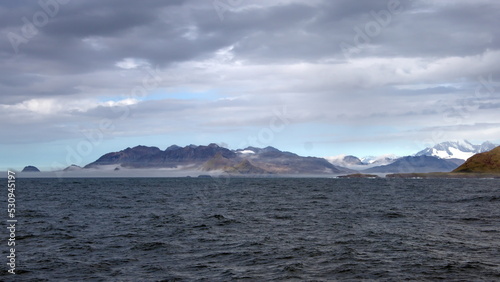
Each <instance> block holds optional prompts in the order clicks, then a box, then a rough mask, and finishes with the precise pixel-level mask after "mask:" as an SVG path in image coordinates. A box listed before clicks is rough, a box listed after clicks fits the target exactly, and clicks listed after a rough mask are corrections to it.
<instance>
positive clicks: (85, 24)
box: [0, 0, 500, 155]
mask: <svg viewBox="0 0 500 282" xmlns="http://www.w3.org/2000/svg"><path fill="white" fill-rule="evenodd" d="M54 1H56V0H54ZM115 1H116V2H115ZM115 1H106V2H102V1H97V0H91V1H84V2H74V1H70V2H68V3H67V4H60V5H59V6H58V8H57V12H54V13H53V14H54V15H53V16H52V15H48V18H47V19H48V21H47V23H46V24H44V25H43V26H38V27H36V28H37V32H36V34H34V35H32V36H30V38H29V40H27V41H26V42H24V41H23V43H20V44H19V46H18V52H17V53H16V52H15V48H13V45H12V42H11V41H10V40H9V34H17V35H20V36H24V35H23V28H26V27H25V26H24V25H25V24H26V23H25V22H26V21H25V20H23V18H25V19H27V20H28V21H29V22H31V23H34V21H33V18H34V16H35V15H36V14H37V13H38V12H40V11H41V12H40V13H42V12H44V11H45V10H44V8H43V7H42V6H40V4H38V2H32V1H14V2H5V3H2V4H0V38H3V40H1V41H0V59H1V60H2V64H0V93H2V101H0V114H1V115H2V117H3V120H4V122H3V123H2V124H0V132H2V133H0V137H1V140H3V141H2V142H3V143H5V144H6V143H16V142H23V143H37V142H41V141H47V140H67V139H68V140H69V139H71V138H79V137H78V136H81V132H80V130H81V128H89V127H92V126H93V127H95V126H96V124H98V123H99V122H100V121H102V120H106V119H108V120H110V121H112V122H113V125H114V128H115V129H114V130H113V132H110V137H116V138H120V136H147V135H151V134H173V135H176V136H192V135H193V134H196V133H197V132H203V134H204V136H206V137H204V138H206V140H208V139H211V140H213V139H218V138H219V136H220V135H219V133H220V132H238V133H237V134H240V135H241V134H243V133H242V132H245V133H244V134H247V133H246V132H250V133H249V134H254V133H253V132H254V131H255V130H257V132H258V130H259V129H258V128H259V127H265V126H267V124H268V123H269V120H270V119H272V118H273V115H274V114H273V112H274V110H275V109H276V108H280V107H283V106H286V107H287V111H288V113H289V115H290V119H291V121H292V123H291V124H290V126H289V127H288V130H289V132H283V133H282V134H283V139H285V140H286V139H288V140H291V138H287V137H290V136H303V137H299V138H303V139H304V140H303V141H299V140H297V143H300V144H302V143H304V142H306V141H308V140H305V139H307V138H306V136H310V135H314V136H318V139H317V141H316V142H329V141H328V140H331V139H321V137H319V136H320V135H321V134H316V133H318V132H316V130H318V131H321V132H322V131H324V130H325V128H328V127H330V128H332V130H333V129H336V128H337V127H339V126H340V127H347V128H348V130H345V131H339V132H337V131H336V132H335V134H352V132H356V131H359V130H365V129H366V128H367V127H370V126H372V127H373V128H379V127H380V128H382V127H385V128H391V130H394V131H395V132H393V133H392V134H389V135H387V136H386V137H387V138H395V139H398V138H399V139H401V140H402V139H411V138H423V137H424V135H425V134H427V133H428V131H426V130H424V129H425V128H437V127H447V126H456V128H458V129H457V130H456V131H454V133H453V135H454V136H455V135H457V136H458V135H460V133H461V132H462V133H463V135H464V136H472V135H473V134H476V136H481V137H484V138H485V139H493V140H492V141H494V140H495V139H496V140H498V135H495V134H496V133H497V132H496V131H495V130H494V127H488V128H486V127H482V126H480V125H481V124H489V123H491V121H492V120H496V119H498V118H500V116H499V114H498V111H497V108H498V106H497V105H498V104H499V103H500V101H499V98H498V95H497V93H498V91H499V89H500V84H499V83H498V82H497V81H498V79H499V77H500V68H499V67H498V66H499V65H500V43H499V42H500V41H499V38H500V31H499V29H498V28H497V27H498V26H499V24H500V15H499V11H500V4H499V3H498V2H497V1H492V0H491V1H487V0H481V1H465V0H461V1H439V3H438V2H435V1H427V0H413V1H409V0H400V1H396V0H391V1H393V2H394V1H396V2H394V3H399V7H400V8H401V9H400V12H398V13H392V14H390V18H386V22H385V23H384V24H381V22H380V21H381V19H380V18H377V17H378V16H380V15H387V14H384V13H385V12H384V11H387V10H388V4H389V3H392V2H390V1H389V0H388V1H370V0H363V1H348V0H341V1H326V0H314V1H302V0H281V1H268V2H249V1H229V2H228V1H225V0H221V1H222V2H223V3H226V4H227V5H226V6H225V7H223V8H224V10H217V7H214V2H212V1H206V2H205V1H190V0H185V1H182V0H177V1H167V2H165V1H153V0H151V1H141V2H140V3H139V2H137V3H136V2H134V1H126V2H123V1H120V2H118V1H117V0H115ZM224 1H225V2H224ZM49 2H50V1H49ZM49 2H46V3H49ZM44 3H45V2H44ZM50 3H55V2H50ZM61 3H62V2H61ZM52 8H53V9H54V7H52ZM219 8H220V7H219ZM53 11H55V10H53ZM45 13H46V11H45ZM221 13H222V17H221ZM377 24H378V25H380V30H379V32H376V34H374V35H373V36H370V37H369V40H368V41H367V40H364V41H366V42H363V44H359V45H356V44H355V42H356V36H360V35H359V33H358V32H359V31H361V32H365V33H366V28H367V27H368V26H370V25H371V26H375V25H377ZM360 38H361V37H359V38H358V39H360ZM361 41H363V40H361ZM343 43H346V44H349V45H353V46H354V45H356V46H355V47H356V48H357V50H358V52H356V53H353V54H352V55H351V56H350V57H348V58H346V57H345V56H344V55H345V52H344V51H343V50H342V48H341V46H342V44H343ZM478 89H479V90H478ZM474 124H475V125H477V130H475V131H474V130H472V129H470V128H468V127H460V126H462V125H463V126H469V125H474ZM303 126H304V127H303ZM304 128H308V129H307V130H310V132H309V131H307V130H305V129H304ZM317 128H321V129H317ZM483 129H484V130H483ZM482 130H483V131H482ZM479 131H480V132H482V133H481V134H479V133H478V132H479ZM296 132H301V134H298V133H296ZM446 132H450V131H446ZM244 134H243V135H244ZM287 134H289V135H287ZM373 134H374V135H370V134H368V133H367V135H366V136H363V138H365V139H367V140H376V139H377V138H378V137H375V135H376V134H378V133H373ZM416 136H418V137H416ZM225 137H226V136H225ZM371 137H373V138H371ZM382 137H383V136H382ZM382 137H381V138H382ZM384 138H385V137H384ZM349 139H350V137H349V136H345V138H340V139H336V140H349ZM145 140H147V139H145ZM204 140H205V139H204ZM222 141H225V140H222ZM290 142H291V141H290ZM308 142H309V141H308ZM336 142H340V141H336ZM345 142H347V141H345ZM380 142H382V141H380ZM173 143H174V142H173ZM132 145H134V144H132ZM230 145H231V146H235V145H234V144H230ZM269 145H271V144H269ZM276 146H279V145H276ZM289 149H290V150H292V148H289ZM338 153H342V152H338ZM388 153H390V152H388ZM331 154H333V153H328V155H331Z"/></svg>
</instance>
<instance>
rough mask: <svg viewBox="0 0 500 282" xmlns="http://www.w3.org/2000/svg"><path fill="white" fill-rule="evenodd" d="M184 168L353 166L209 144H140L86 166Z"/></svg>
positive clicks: (279, 170)
mask: <svg viewBox="0 0 500 282" xmlns="http://www.w3.org/2000/svg"><path fill="white" fill-rule="evenodd" d="M110 166H111V167H115V168H119V167H123V168H184V169H196V170H201V171H224V172H229V173H240V174H342V173H350V172H353V170H350V169H348V168H343V167H340V166H336V165H333V164H331V163H329V162H328V161H327V160H325V159H323V158H317V157H301V156H299V155H297V154H294V153H290V152H284V151H280V150H278V149H276V148H273V147H266V148H256V147H248V148H245V149H239V150H229V149H227V148H224V147H220V146H218V145H217V144H213V143H212V144H209V145H208V146H196V145H189V146H185V147H179V146H176V145H173V146H170V147H168V148H167V149H165V150H164V151H162V150H160V149H159V148H157V147H147V146H136V147H133V148H127V149H125V150H122V151H119V152H112V153H108V154H105V155H103V156H102V157H100V158H99V159H97V160H96V161H95V162H92V163H90V164H88V165H86V166H85V168H104V167H110Z"/></svg>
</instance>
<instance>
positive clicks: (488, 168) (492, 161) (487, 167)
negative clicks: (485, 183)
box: [453, 146, 500, 173]
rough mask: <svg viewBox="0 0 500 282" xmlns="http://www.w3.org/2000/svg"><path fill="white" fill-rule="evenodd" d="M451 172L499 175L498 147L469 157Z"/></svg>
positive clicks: (499, 155) (499, 149)
mask: <svg viewBox="0 0 500 282" xmlns="http://www.w3.org/2000/svg"><path fill="white" fill-rule="evenodd" d="M453 172H467V173H470V172H475V173H500V146H498V147H496V148H495V149H493V150H491V151H488V152H484V153H480V154H476V155H474V156H472V157H470V158H469V159H468V160H467V161H466V162H465V163H464V164H462V165H461V166H459V167H458V168H457V169H455V170H454V171H453Z"/></svg>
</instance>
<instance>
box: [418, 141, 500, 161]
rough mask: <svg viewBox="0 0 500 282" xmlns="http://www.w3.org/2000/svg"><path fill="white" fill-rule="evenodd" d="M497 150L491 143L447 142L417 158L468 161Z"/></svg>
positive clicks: (423, 152)
mask: <svg viewBox="0 0 500 282" xmlns="http://www.w3.org/2000/svg"><path fill="white" fill-rule="evenodd" d="M493 148H495V145H494V144H492V143H491V142H488V141H486V142H484V143H483V144H481V145H474V144H472V143H471V142H469V141H468V140H458V141H447V142H441V143H439V144H436V145H434V146H433V147H429V148H426V149H424V150H422V151H420V152H418V153H417V154H415V156H434V157H438V158H441V159H461V160H466V159H468V158H470V157H472V156H473V155H474V154H478V153H482V152H486V151H489V150H491V149H493Z"/></svg>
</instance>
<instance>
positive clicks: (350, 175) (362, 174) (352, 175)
mask: <svg viewBox="0 0 500 282" xmlns="http://www.w3.org/2000/svg"><path fill="white" fill-rule="evenodd" d="M338 178H380V177H379V176H378V175H375V174H364V173H354V174H348V175H341V176H339V177H338Z"/></svg>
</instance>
